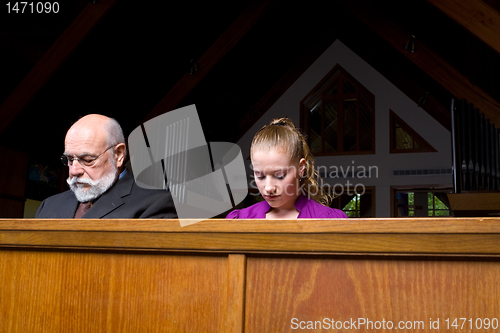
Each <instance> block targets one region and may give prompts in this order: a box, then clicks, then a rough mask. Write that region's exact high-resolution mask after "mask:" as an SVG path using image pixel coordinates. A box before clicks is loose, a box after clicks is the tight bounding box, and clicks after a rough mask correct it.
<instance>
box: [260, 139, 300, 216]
mask: <svg viewBox="0 0 500 333" xmlns="http://www.w3.org/2000/svg"><path fill="white" fill-rule="evenodd" d="M252 166H253V170H254V175H255V183H256V184H257V187H258V188H259V191H260V194H262V196H263V197H264V199H265V200H266V201H267V203H268V204H269V206H271V207H272V208H279V209H286V210H293V209H295V206H294V203H295V200H296V199H297V197H298V196H299V194H300V184H299V179H300V176H301V175H303V174H304V170H305V166H306V161H305V159H301V160H300V161H299V163H294V162H293V161H292V160H291V159H290V158H288V156H287V155H286V154H285V153H284V152H282V151H280V150H275V149H272V150H270V151H262V150H256V151H253V152H252Z"/></svg>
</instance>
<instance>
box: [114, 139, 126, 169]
mask: <svg viewBox="0 0 500 333" xmlns="http://www.w3.org/2000/svg"><path fill="white" fill-rule="evenodd" d="M126 150H127V147H126V146H125V144H124V143H119V144H117V145H116V147H115V160H116V167H117V168H121V167H122V166H123V163H124V160H125V152H126Z"/></svg>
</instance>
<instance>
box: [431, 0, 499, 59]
mask: <svg viewBox="0 0 500 333" xmlns="http://www.w3.org/2000/svg"><path fill="white" fill-rule="evenodd" d="M427 1H428V2H429V3H431V4H432V5H433V6H435V7H436V8H438V9H439V10H441V11H442V12H443V13H445V14H446V15H448V16H449V17H451V18H452V19H453V20H455V22H457V23H458V24H460V25H461V26H463V27H464V28H466V29H467V30H469V31H470V32H471V33H472V34H474V35H475V36H476V37H478V38H479V39H481V40H482V41H483V42H485V43H486V44H487V45H489V46H490V47H491V48H492V49H494V50H495V51H497V52H498V53H500V13H499V12H497V11H496V10H495V9H493V8H491V7H490V6H489V5H487V4H486V3H484V1H482V0H467V1H463V0H427Z"/></svg>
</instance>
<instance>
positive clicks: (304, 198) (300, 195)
mask: <svg viewBox="0 0 500 333" xmlns="http://www.w3.org/2000/svg"><path fill="white" fill-rule="evenodd" d="M250 158H251V159H252V167H253V170H254V175H255V183H256V184H257V187H258V188H259V191H260V194H262V196H263V197H264V199H265V201H262V202H259V203H257V204H255V205H252V206H250V207H248V208H244V209H240V210H234V211H232V212H231V213H229V215H227V217H226V218H228V219H238V218H239V219H264V218H265V219H296V218H347V215H345V214H344V212H343V211H341V210H338V209H333V208H330V207H328V204H329V203H330V201H331V196H330V195H329V194H328V193H325V192H324V191H323V189H322V188H321V186H319V184H318V180H317V179H319V176H318V175H317V171H316V170H315V169H314V160H313V158H312V155H311V153H310V152H309V146H308V145H307V142H306V141H305V138H304V136H303V135H302V134H301V133H300V132H299V131H298V130H297V129H296V128H295V126H294V125H293V123H292V121H291V120H290V119H288V118H280V119H275V120H273V121H272V122H271V124H270V125H266V126H264V127H262V128H261V129H260V130H259V131H258V132H257V134H255V136H254V138H253V140H252V146H251V148H250Z"/></svg>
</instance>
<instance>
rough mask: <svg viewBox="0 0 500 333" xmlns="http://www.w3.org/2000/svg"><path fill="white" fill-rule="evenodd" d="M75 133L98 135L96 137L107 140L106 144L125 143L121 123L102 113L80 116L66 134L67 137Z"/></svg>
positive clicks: (85, 135)
mask: <svg viewBox="0 0 500 333" xmlns="http://www.w3.org/2000/svg"><path fill="white" fill-rule="evenodd" d="M68 135H70V137H72V136H75V135H82V136H83V138H85V137H88V136H89V135H90V136H93V135H97V136H98V137H97V138H96V139H99V140H103V139H104V140H105V141H106V146H110V145H114V144H118V143H125V137H124V136H123V131H122V128H121V127H120V124H118V122H117V121H116V120H115V119H113V118H109V117H106V116H103V115H100V114H89V115H86V116H84V117H82V118H80V119H79V120H78V121H77V122H75V123H74V124H73V126H71V128H70V129H69V130H68V133H67V134H66V138H68Z"/></svg>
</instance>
